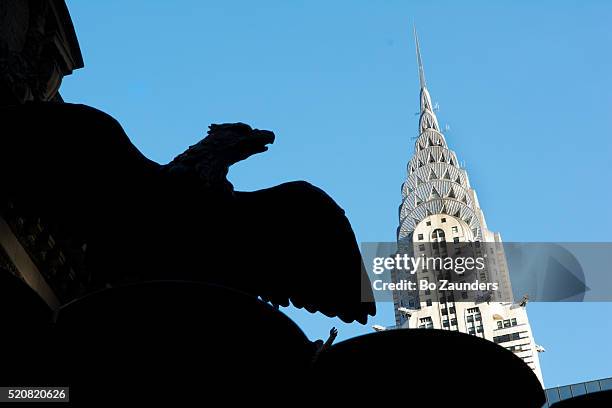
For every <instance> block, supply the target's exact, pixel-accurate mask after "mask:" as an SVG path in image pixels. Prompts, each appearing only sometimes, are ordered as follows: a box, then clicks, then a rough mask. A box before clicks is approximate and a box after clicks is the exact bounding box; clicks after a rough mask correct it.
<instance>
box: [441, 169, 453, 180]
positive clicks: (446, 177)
mask: <svg viewBox="0 0 612 408" xmlns="http://www.w3.org/2000/svg"><path fill="white" fill-rule="evenodd" d="M442 178H443V179H444V180H450V179H451V176H450V173H449V172H448V169H446V172H445V173H444V177H442Z"/></svg>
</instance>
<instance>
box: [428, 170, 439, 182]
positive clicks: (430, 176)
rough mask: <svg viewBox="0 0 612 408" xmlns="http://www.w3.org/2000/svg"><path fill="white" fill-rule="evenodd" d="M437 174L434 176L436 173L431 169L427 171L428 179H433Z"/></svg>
mask: <svg viewBox="0 0 612 408" xmlns="http://www.w3.org/2000/svg"><path fill="white" fill-rule="evenodd" d="M437 178H438V176H436V173H435V172H434V171H433V169H432V170H431V171H430V172H429V180H435V179H437Z"/></svg>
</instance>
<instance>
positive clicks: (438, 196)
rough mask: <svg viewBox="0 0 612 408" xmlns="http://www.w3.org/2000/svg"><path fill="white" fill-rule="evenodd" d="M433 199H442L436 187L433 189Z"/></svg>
mask: <svg viewBox="0 0 612 408" xmlns="http://www.w3.org/2000/svg"><path fill="white" fill-rule="evenodd" d="M431 198H440V194H438V191H437V190H436V188H435V187H432V188H431Z"/></svg>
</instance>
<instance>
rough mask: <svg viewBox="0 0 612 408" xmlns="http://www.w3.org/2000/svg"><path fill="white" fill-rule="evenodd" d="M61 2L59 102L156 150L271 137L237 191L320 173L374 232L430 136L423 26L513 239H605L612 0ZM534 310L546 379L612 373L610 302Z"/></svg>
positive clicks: (457, 131)
mask: <svg viewBox="0 0 612 408" xmlns="http://www.w3.org/2000/svg"><path fill="white" fill-rule="evenodd" d="M67 3H68V6H69V8H70V11H71V14H72V18H73V20H74V24H75V27H76V31H77V34H78V37H79V41H80V44H81V49H82V52H83V57H84V60H85V68H84V69H82V70H79V71H77V72H75V73H74V74H73V75H72V76H71V77H67V78H65V80H64V83H63V85H62V88H61V92H62V95H63V96H64V98H65V100H67V101H70V102H80V103H85V104H89V105H92V106H94V107H97V108H99V109H102V110H104V111H106V112H108V113H110V114H111V115H113V116H114V117H115V118H117V119H118V120H119V121H120V122H121V123H122V125H123V126H124V128H125V129H126V132H127V133H128V135H129V136H130V137H131V139H132V140H133V142H134V143H135V144H136V145H137V146H138V147H139V148H140V149H141V150H142V151H143V152H144V153H145V154H146V155H147V156H149V157H150V158H152V159H154V160H156V161H159V162H167V161H169V160H170V159H171V158H173V157H174V156H175V155H177V154H178V153H180V152H182V151H183V150H184V149H185V148H187V147H188V146H189V145H190V144H193V143H195V142H196V141H198V140H200V139H201V138H202V137H203V135H204V133H205V130H206V128H207V126H208V124H210V123H222V122H235V121H242V122H246V123H249V124H251V125H253V126H256V127H259V128H264V129H271V130H274V131H275V132H276V135H277V141H276V143H275V144H274V145H273V146H272V148H271V149H270V151H268V152H267V153H265V154H263V155H259V156H257V157H253V158H251V159H249V160H248V161H247V162H244V163H241V164H239V165H237V166H236V167H235V168H233V169H232V171H231V174H230V176H231V180H232V182H233V183H234V185H235V186H236V188H238V189H242V190H252V189H259V188H262V187H266V186H272V185H276V184H278V183H281V182H284V181H288V180H298V179H303V180H307V181H310V182H312V183H313V184H316V185H318V186H320V187H322V188H323V189H325V190H326V191H327V192H328V193H329V194H331V195H332V196H333V197H334V198H335V199H336V201H337V202H338V203H339V204H340V205H342V206H343V207H344V208H345V209H346V212H347V215H348V217H349V218H350V220H351V222H352V225H353V228H354V229H355V231H356V234H357V238H358V240H360V241H393V240H394V239H395V229H396V227H397V223H398V219H397V207H398V205H399V203H400V200H401V196H400V186H401V183H402V182H403V180H404V178H405V177H406V171H405V166H406V163H407V161H408V160H409V158H410V156H411V154H412V152H413V140H412V138H413V137H414V136H416V134H417V117H416V116H414V112H416V111H417V109H418V77H417V70H416V63H415V51H414V42H413V39H412V34H411V30H412V24H413V23H416V25H417V28H418V30H419V35H420V40H421V47H422V52H423V58H424V63H425V70H426V75H427V80H428V85H429V89H430V91H431V94H432V98H433V99H434V101H437V102H438V103H439V104H440V111H439V112H438V118H439V120H440V122H441V124H442V125H444V124H449V125H450V126H451V131H450V132H449V133H448V134H447V140H448V142H449V144H450V146H451V148H453V149H454V150H455V151H456V152H457V154H458V155H459V157H460V159H462V160H465V163H466V165H467V169H468V172H469V175H470V180H471V183H472V186H474V187H475V188H476V190H477V192H478V195H479V199H480V204H481V207H482V208H483V209H484V211H485V215H486V217H487V222H488V225H489V227H490V228H491V229H493V230H495V231H500V232H501V234H502V237H503V238H504V240H506V241H521V242H530V241H555V242H563V241H586V242H588V241H606V242H608V241H610V231H611V230H612V217H611V216H610V212H609V207H610V202H611V199H612V193H611V188H610V178H611V176H612V137H611V132H612V116H611V115H610V112H611V109H612V91H611V90H612V74H611V73H612V53H611V52H610V50H611V49H612V29H611V28H610V25H609V23H610V21H612V3H610V2H609V1H607V0H599V1H579V0H576V1H561V0H555V1H509V0H506V1H497V2H491V1H474V2H467V1H461V2H457V1H424V0H419V1H402V0H397V1H391V0H386V1H360V0H350V1H349V0H346V1H338V0H335V1H314V0H313V1H281V0H277V1H265V0H261V1H257V2H253V1H246V0H244V1H214V2H213V1H199V0H198V1H196V0H192V1H167V0H163V1H162V0H146V1H145V0H130V1H119V0H106V1H103V2H102V1H88V0H68V1H67ZM83 137H85V138H86V137H87V135H83ZM299 226H300V220H299V214H296V219H295V228H296V233H299ZM528 309H529V312H530V319H531V323H532V326H533V330H534V333H535V336H536V341H537V342H538V343H539V344H542V345H543V346H544V347H545V348H546V349H547V352H546V353H544V354H541V355H540V356H541V362H542V367H543V372H544V378H545V382H546V385H547V386H555V385H559V384H568V383H573V382H578V381H583V380H588V379H595V378H600V377H606V376H612V346H610V344H611V339H612V322H611V319H610V316H612V304H610V303H591V304H575V303H574V304H559V303H557V304H543V303H539V304H538V303H530V305H529V307H528ZM287 313H288V314H289V315H290V316H291V317H293V318H294V319H295V320H296V321H297V322H298V323H299V324H300V325H301V326H302V328H303V329H304V331H305V332H306V333H307V334H308V335H309V337H311V338H313V339H314V338H325V337H326V335H327V332H328V330H329V328H330V327H331V326H333V325H336V326H338V328H339V330H340V338H347V337H352V336H355V335H358V334H361V333H366V332H369V331H370V330H371V329H370V328H369V325H371V324H382V325H392V324H393V312H392V305H390V304H382V305H380V306H379V313H378V316H377V317H376V318H374V319H372V321H371V322H369V324H368V326H361V325H358V324H353V325H345V324H340V323H339V322H338V321H337V320H335V319H328V318H325V317H324V316H322V315H320V314H317V315H311V314H309V313H307V312H303V311H296V310H292V309H290V310H288V311H287Z"/></svg>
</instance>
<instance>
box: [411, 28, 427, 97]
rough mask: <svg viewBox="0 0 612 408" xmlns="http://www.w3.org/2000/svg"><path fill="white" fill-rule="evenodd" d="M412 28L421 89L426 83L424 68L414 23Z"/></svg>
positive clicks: (425, 86)
mask: <svg viewBox="0 0 612 408" xmlns="http://www.w3.org/2000/svg"><path fill="white" fill-rule="evenodd" d="M413 28H414V42H415V43H416V55H417V64H418V65H419V83H420V84H421V89H423V88H427V83H426V82H425V70H424V69H423V59H422V58H421V48H420V47H419V36H418V35H417V30H416V25H414V26H413Z"/></svg>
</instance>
